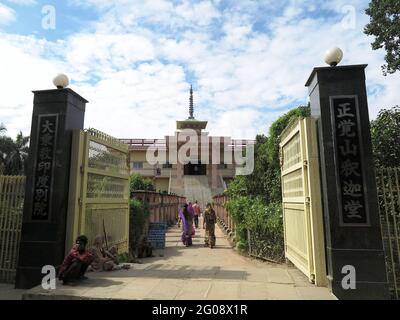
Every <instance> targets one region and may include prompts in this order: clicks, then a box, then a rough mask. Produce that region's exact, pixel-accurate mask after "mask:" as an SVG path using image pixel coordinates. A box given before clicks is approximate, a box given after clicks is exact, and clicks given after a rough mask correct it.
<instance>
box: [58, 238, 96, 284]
mask: <svg viewBox="0 0 400 320" xmlns="http://www.w3.org/2000/svg"><path fill="white" fill-rule="evenodd" d="M87 243H88V239H87V237H86V236H84V235H81V236H79V237H78V238H77V239H76V243H75V245H74V246H73V247H72V249H71V251H70V252H69V254H68V255H67V256H66V257H65V259H64V261H63V263H62V265H61V268H60V270H59V274H58V278H59V279H60V280H62V281H63V284H70V283H73V282H76V281H78V280H84V279H87V278H86V277H85V272H86V270H87V268H88V267H89V265H90V264H91V263H92V261H93V259H94V257H93V255H92V254H91V253H90V252H88V251H87V250H86V245H87Z"/></svg>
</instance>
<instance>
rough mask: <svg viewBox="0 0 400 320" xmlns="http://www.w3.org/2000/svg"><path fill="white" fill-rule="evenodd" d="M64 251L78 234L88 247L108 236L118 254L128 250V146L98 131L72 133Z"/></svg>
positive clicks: (109, 242) (110, 243)
mask: <svg viewBox="0 0 400 320" xmlns="http://www.w3.org/2000/svg"><path fill="white" fill-rule="evenodd" d="M69 190H70V193H69V203H68V222H67V237H66V250H68V249H69V248H70V247H71V245H72V244H73V243H74V239H75V238H76V237H77V236H78V235H79V234H85V235H86V236H87V237H88V238H89V243H91V242H92V241H93V240H94V238H95V237H96V236H97V235H104V230H105V231H106V234H107V240H108V244H109V245H113V246H117V247H118V249H119V253H126V252H128V250H129V153H128V146H127V145H126V144H124V143H121V142H120V141H119V140H117V139H115V138H113V137H110V136H108V135H107V134H105V133H102V132H100V131H97V130H94V129H89V130H87V131H81V130H77V131H75V132H74V133H73V146H72V158H71V177H70V188H69Z"/></svg>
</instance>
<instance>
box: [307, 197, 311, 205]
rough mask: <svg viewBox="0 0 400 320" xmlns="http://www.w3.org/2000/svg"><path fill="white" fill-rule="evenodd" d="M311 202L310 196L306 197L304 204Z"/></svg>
mask: <svg viewBox="0 0 400 320" xmlns="http://www.w3.org/2000/svg"><path fill="white" fill-rule="evenodd" d="M310 203H311V198H310V197H306V204H308V205H309V204H310Z"/></svg>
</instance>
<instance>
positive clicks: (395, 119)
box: [371, 106, 400, 167]
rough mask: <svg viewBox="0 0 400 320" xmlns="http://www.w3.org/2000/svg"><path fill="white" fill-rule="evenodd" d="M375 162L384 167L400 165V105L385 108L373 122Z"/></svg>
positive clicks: (372, 134) (372, 135)
mask: <svg viewBox="0 0 400 320" xmlns="http://www.w3.org/2000/svg"><path fill="white" fill-rule="evenodd" d="M371 137H372V148H373V152H374V158H375V163H376V165H377V166H382V167H400V107H399V106H396V107H393V108H392V109H384V110H381V111H380V112H379V115H378V117H377V118H376V120H374V121H372V122H371Z"/></svg>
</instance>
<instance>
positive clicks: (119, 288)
mask: <svg viewBox="0 0 400 320" xmlns="http://www.w3.org/2000/svg"><path fill="white" fill-rule="evenodd" d="M216 229H217V230H216V231H217V246H216V248H214V249H210V248H205V247H204V246H203V236H204V230H197V233H198V234H196V236H195V238H194V241H193V246H192V247H189V248H186V247H184V246H183V245H182V243H181V242H180V230H179V229H178V228H177V227H174V228H172V229H170V230H169V232H168V234H167V239H166V246H167V247H166V249H165V250H158V251H155V257H152V258H147V259H143V260H142V262H143V263H142V264H133V265H132V269H130V270H119V271H114V272H108V273H105V272H102V273H88V274H87V275H88V277H89V280H86V281H84V282H82V283H80V284H79V285H77V286H72V287H71V286H63V285H61V284H60V283H57V289H56V290H49V291H46V290H43V289H42V288H41V287H36V288H33V289H31V290H29V291H27V292H25V293H24V295H23V299H139V300H142V299H165V300H175V299H176V300H180V299H183V300H213V299H221V300H228V299H229V300H230V299H232V300H241V299H248V300H263V299H279V300H281V299H284V300H291V299H304V300H308V299H322V300H332V299H335V297H334V296H333V295H332V294H331V293H330V292H329V291H328V289H327V288H318V287H315V286H314V285H312V284H310V283H309V282H308V281H307V279H306V277H305V276H304V275H303V274H302V273H301V272H300V271H298V270H297V269H294V268H291V267H288V266H286V265H274V264H270V263H265V262H261V261H257V260H253V259H249V258H246V257H243V256H240V255H238V254H237V253H236V252H235V251H233V250H232V248H231V246H230V245H229V242H228V241H227V240H226V238H225V237H224V234H223V233H222V231H221V230H220V229H219V228H216Z"/></svg>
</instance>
